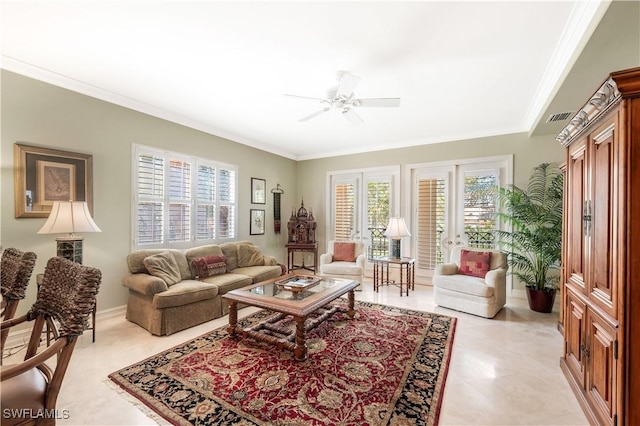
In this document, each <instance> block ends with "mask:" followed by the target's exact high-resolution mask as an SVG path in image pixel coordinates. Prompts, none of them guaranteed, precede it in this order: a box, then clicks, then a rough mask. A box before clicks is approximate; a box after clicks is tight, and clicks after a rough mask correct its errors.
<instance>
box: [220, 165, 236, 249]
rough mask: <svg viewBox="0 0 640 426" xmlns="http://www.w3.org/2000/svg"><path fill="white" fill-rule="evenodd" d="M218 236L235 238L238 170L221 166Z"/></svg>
mask: <svg viewBox="0 0 640 426" xmlns="http://www.w3.org/2000/svg"><path fill="white" fill-rule="evenodd" d="M218 181H219V183H220V184H219V186H218V190H219V203H220V204H219V207H218V224H219V226H218V232H219V234H218V238H235V237H236V236H235V229H236V225H235V220H236V171H235V170H231V169H228V168H227V169H225V168H221V169H220V171H219V174H218Z"/></svg>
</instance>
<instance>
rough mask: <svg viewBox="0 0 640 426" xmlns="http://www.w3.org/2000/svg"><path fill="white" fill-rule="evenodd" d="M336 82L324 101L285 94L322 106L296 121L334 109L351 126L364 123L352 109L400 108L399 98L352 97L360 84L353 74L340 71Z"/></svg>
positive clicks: (309, 118) (358, 78)
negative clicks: (336, 84)
mask: <svg viewBox="0 0 640 426" xmlns="http://www.w3.org/2000/svg"><path fill="white" fill-rule="evenodd" d="M337 80H338V86H337V87H332V88H330V89H329V90H327V97H326V98H324V99H322V98H312V97H309V96H298V95H289V94H285V96H290V97H292V98H299V99H307V100H311V101H316V102H320V103H321V104H324V107H323V108H322V109H321V110H319V111H316V112H314V113H313V114H310V115H307V116H306V117H302V118H301V119H300V120H298V121H307V120H311V119H312V118H314V117H317V116H319V115H321V114H323V113H325V112H327V111H330V110H332V109H335V110H338V111H340V112H341V113H342V115H343V116H344V118H346V119H347V120H349V122H351V124H361V123H363V122H364V120H363V119H362V117H360V116H359V115H358V114H357V113H356V112H355V110H354V108H360V107H376V108H389V107H398V106H400V98H360V99H358V98H356V97H355V96H354V93H353V90H354V89H355V87H356V86H357V85H358V83H359V82H360V77H357V76H355V75H353V74H349V73H348V72H343V71H340V72H338V75H337Z"/></svg>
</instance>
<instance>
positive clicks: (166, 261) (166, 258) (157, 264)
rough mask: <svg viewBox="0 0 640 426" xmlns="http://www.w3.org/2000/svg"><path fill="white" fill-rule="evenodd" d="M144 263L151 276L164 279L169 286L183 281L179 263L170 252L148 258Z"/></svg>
mask: <svg viewBox="0 0 640 426" xmlns="http://www.w3.org/2000/svg"><path fill="white" fill-rule="evenodd" d="M142 263H143V264H144V267H145V268H147V271H149V273H150V274H151V275H153V276H154V277H158V278H160V279H162V280H163V281H164V282H165V283H167V285H169V286H170V285H173V284H176V283H179V282H180V281H182V277H181V276H180V268H178V262H176V258H175V257H174V256H173V253H171V252H170V251H163V252H162V253H158V254H154V255H152V256H147V257H145V258H144V260H143V261H142Z"/></svg>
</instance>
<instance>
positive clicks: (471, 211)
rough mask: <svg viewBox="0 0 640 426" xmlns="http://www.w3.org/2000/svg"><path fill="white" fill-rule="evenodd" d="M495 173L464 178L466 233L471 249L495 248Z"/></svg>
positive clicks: (496, 185)
mask: <svg viewBox="0 0 640 426" xmlns="http://www.w3.org/2000/svg"><path fill="white" fill-rule="evenodd" d="M497 187H498V176H497V174H495V173H490V174H474V175H465V177H464V218H463V220H464V233H465V237H466V240H467V242H466V243H467V244H468V245H469V246H470V247H478V248H493V247H494V246H495V242H494V232H493V231H494V230H495V223H496V222H495V217H496V216H495V213H496V189H497Z"/></svg>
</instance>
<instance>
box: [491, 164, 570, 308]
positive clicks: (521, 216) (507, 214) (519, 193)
mask: <svg viewBox="0 0 640 426" xmlns="http://www.w3.org/2000/svg"><path fill="white" fill-rule="evenodd" d="M562 191H563V175H562V171H561V170H560V169H559V167H558V165H557V164H555V163H542V164H540V165H538V166H536V167H535V168H534V169H533V170H532V172H531V176H530V177H529V182H528V186H527V188H526V189H521V188H518V187H517V186H515V185H511V186H509V187H508V188H498V201H499V203H500V205H501V211H500V212H499V213H498V214H497V217H498V218H499V220H501V221H503V223H505V224H506V225H507V226H508V227H509V228H510V229H509V230H498V231H496V233H497V240H498V242H499V243H500V244H501V246H502V247H503V248H504V249H506V250H507V252H508V256H507V261H508V263H509V266H510V273H511V274H512V275H513V276H515V277H517V278H518V279H519V280H520V281H521V282H523V283H524V285H525V286H526V292H527V299H528V301H529V307H530V308H531V309H532V310H534V311H537V312H547V313H548V312H551V310H552V308H553V302H554V300H555V295H556V290H557V288H558V287H557V285H556V283H557V281H558V273H557V271H558V269H559V264H560V256H561V252H562V242H561V241H562Z"/></svg>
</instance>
